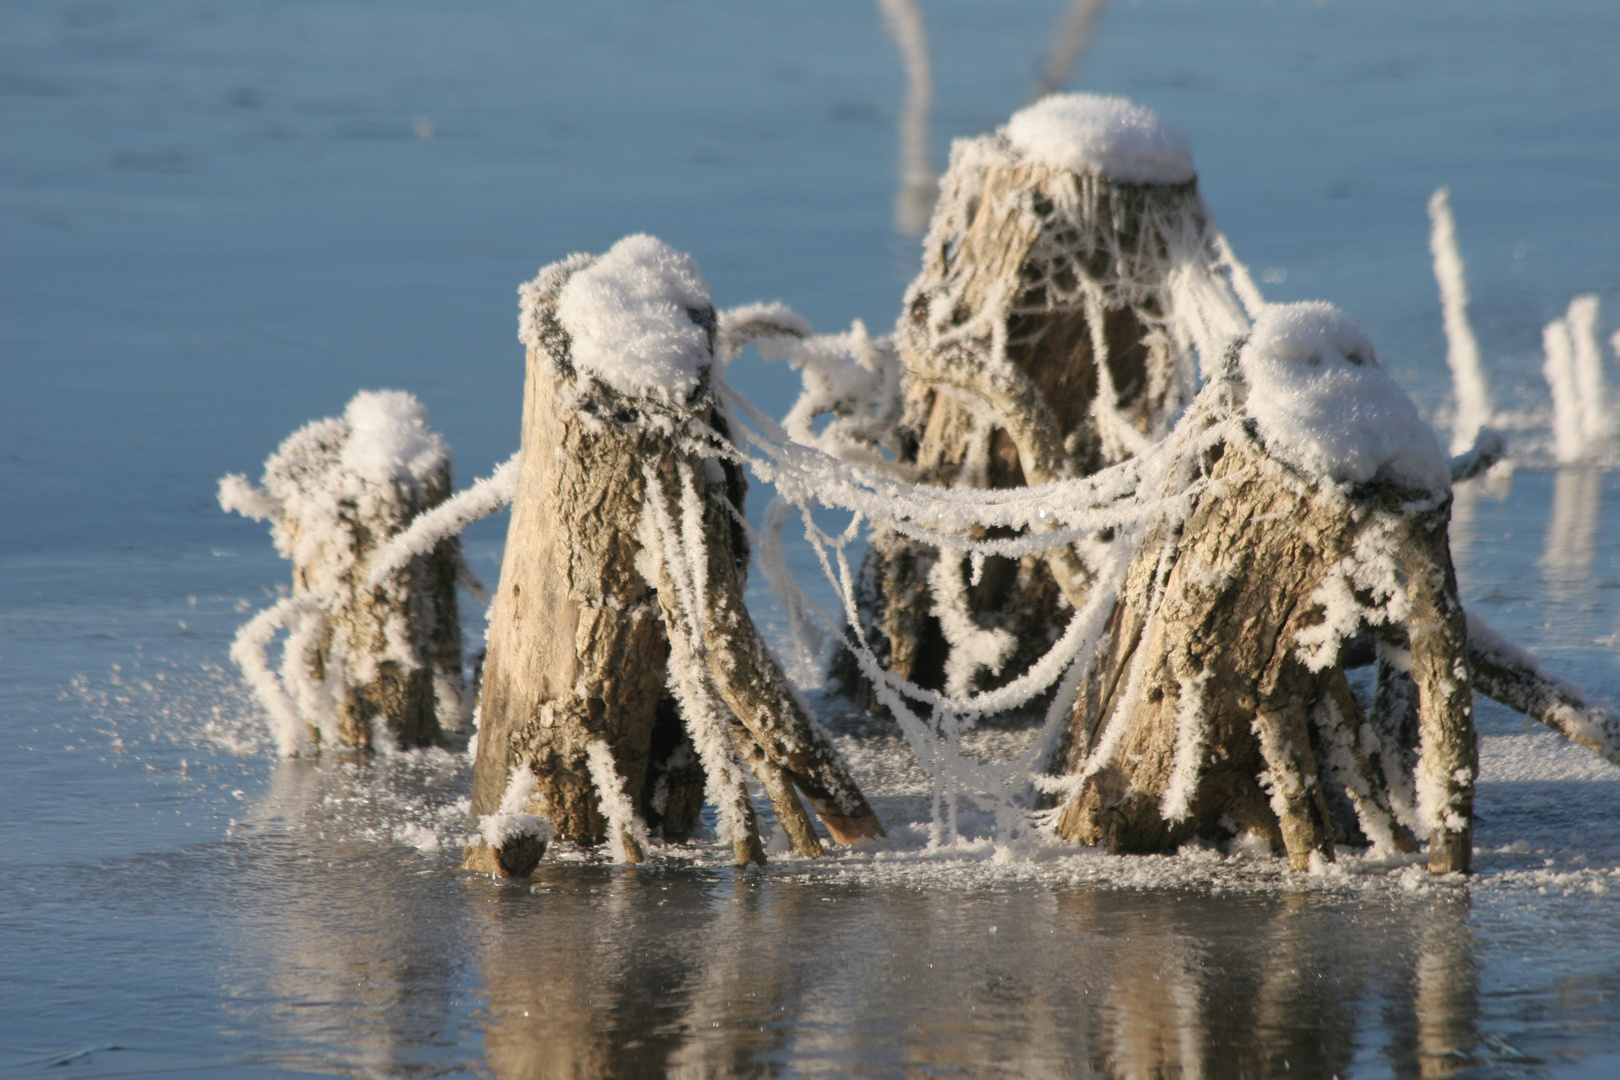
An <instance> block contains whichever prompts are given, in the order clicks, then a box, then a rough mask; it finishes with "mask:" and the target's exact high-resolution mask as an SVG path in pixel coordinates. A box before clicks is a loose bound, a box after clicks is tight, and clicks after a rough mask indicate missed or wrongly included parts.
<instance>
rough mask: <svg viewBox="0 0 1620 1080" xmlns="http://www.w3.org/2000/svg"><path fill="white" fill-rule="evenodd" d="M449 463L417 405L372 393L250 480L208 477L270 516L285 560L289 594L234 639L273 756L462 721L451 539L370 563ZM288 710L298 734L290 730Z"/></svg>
mask: <svg viewBox="0 0 1620 1080" xmlns="http://www.w3.org/2000/svg"><path fill="white" fill-rule="evenodd" d="M450 470H451V461H450V450H449V447H448V446H447V445H445V442H444V440H443V439H442V438H441V437H440V436H439V435H438V434H437V433H436V432H434V431H433V429H432V428H431V426H429V424H428V418H427V412H426V410H425V409H423V407H422V405H421V403H420V402H418V401H417V400H416V399H415V398H414V397H412V396H411V395H410V394H407V393H404V392H402V391H398V390H383V391H366V392H362V393H360V394H357V395H356V396H355V397H354V399H353V400H352V401H350V402H349V405H348V407H347V409H346V410H345V412H344V414H343V416H342V417H334V418H328V419H325V420H317V421H314V422H312V423H310V424H307V425H305V426H304V427H303V428H301V429H299V430H298V431H296V432H294V433H293V434H292V435H290V436H288V438H287V439H286V440H285V441H284V442H283V443H282V444H281V446H280V447H279V448H278V449H277V450H276V453H275V454H273V455H272V456H271V457H270V459H269V460H268V461H267V462H266V463H265V472H264V478H263V482H262V486H256V485H254V484H252V483H250V482H249V481H248V480H247V478H246V477H245V476H241V475H239V474H233V475H230V476H226V477H225V478H223V479H222V480H221V481H220V485H219V499H220V505H221V506H222V507H224V508H225V509H226V510H235V511H237V512H238V513H241V514H244V515H246V516H248V517H251V518H255V519H257V520H261V521H262V520H269V521H270V523H271V535H272V538H273V539H274V541H275V544H276V549H277V550H278V551H280V552H281V554H282V555H283V556H285V557H286V558H288V559H289V560H290V561H291V562H292V564H293V589H292V597H291V600H292V604H291V605H290V606H287V607H285V608H283V607H282V605H278V609H281V610H282V612H283V615H282V616H278V617H277V618H276V620H274V621H277V622H280V623H281V626H279V627H278V626H276V625H272V622H271V621H266V619H265V618H264V617H261V618H260V619H255V620H254V621H253V622H251V623H249V624H248V625H247V626H245V627H243V629H242V632H241V634H240V635H239V641H238V644H237V646H236V648H234V649H233V656H234V657H235V658H236V660H237V662H238V664H240V665H241V666H242V668H243V670H244V672H246V673H247V675H248V677H249V679H250V681H251V682H252V683H253V685H254V687H255V690H256V692H257V693H258V694H259V696H260V698H261V700H263V701H264V703H265V705H266V707H267V708H268V709H269V710H270V712H271V715H272V717H273V719H274V722H275V724H276V727H277V743H278V745H279V746H280V748H281V749H282V751H283V752H284V753H297V752H300V751H301V750H303V749H313V748H315V747H318V746H320V745H337V746H354V747H369V746H371V745H372V744H373V742H374V741H377V742H384V743H385V742H394V743H397V744H399V745H403V746H418V745H425V744H427V743H431V742H433V741H435V740H436V739H437V738H438V737H439V735H440V733H441V731H442V730H445V729H451V730H453V729H456V728H459V727H460V726H461V725H462V722H463V720H464V717H465V714H466V704H467V703H466V701H465V700H464V696H465V689H464V684H463V676H462V669H461V659H462V658H461V628H460V622H459V620H458V618H457V613H456V586H457V583H458V581H461V580H463V579H464V578H465V577H466V576H467V575H466V567H465V563H464V562H463V560H462V557H461V547H460V543H459V541H458V540H457V539H456V538H455V537H454V536H453V535H449V534H441V535H435V536H432V537H430V538H428V539H427V540H425V541H424V542H422V543H418V544H414V545H412V546H411V547H410V549H409V550H408V551H405V552H403V553H402V554H401V555H400V556H399V557H392V558H390V560H389V565H388V566H387V567H386V568H384V567H381V566H379V563H380V562H381V561H382V553H383V550H384V548H385V547H386V546H387V544H388V542H389V541H390V540H391V539H392V538H393V537H395V536H397V535H399V534H400V533H401V532H402V531H404V530H405V528H406V526H407V525H408V524H409V523H410V522H411V521H412V520H413V519H415V518H417V517H419V516H421V515H423V514H424V513H430V512H431V510H432V508H433V507H435V506H437V505H439V504H440V503H442V502H443V501H444V499H445V498H446V497H447V496H448V494H449V491H450ZM277 629H285V630H286V632H287V637H286V640H285V644H284V646H283V649H282V654H283V655H282V661H281V664H280V673H279V674H275V673H272V672H271V671H270V669H269V666H268V658H267V654H266V650H267V647H268V646H269V645H270V642H271V639H272V638H273V637H274V634H275V632H276V630H277ZM289 710H294V711H296V713H297V715H298V718H299V720H300V721H301V723H302V726H303V728H304V729H305V732H306V733H307V736H295V735H294V734H293V733H292V732H291V731H290V730H288V728H289V722H288V719H287V717H288V715H289ZM378 725H380V727H379V726H378Z"/></svg>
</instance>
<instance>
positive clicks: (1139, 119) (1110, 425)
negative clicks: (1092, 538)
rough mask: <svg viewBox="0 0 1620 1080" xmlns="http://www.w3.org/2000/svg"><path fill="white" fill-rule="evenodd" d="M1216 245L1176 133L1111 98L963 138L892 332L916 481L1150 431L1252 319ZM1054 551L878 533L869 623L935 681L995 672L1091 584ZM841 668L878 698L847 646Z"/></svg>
mask: <svg viewBox="0 0 1620 1080" xmlns="http://www.w3.org/2000/svg"><path fill="white" fill-rule="evenodd" d="M1216 240H1217V234H1216V233H1215V231H1214V229H1213V226H1212V224H1211V222H1210V220H1209V216H1208V214H1207V212H1206V211H1205V209H1204V205H1203V201H1202V199H1201V198H1200V197H1199V194H1198V184H1197V179H1196V177H1195V175H1194V172H1193V166H1192V159H1191V155H1190V153H1188V151H1187V148H1186V143H1185V141H1184V140H1183V139H1182V138H1181V136H1180V135H1179V134H1178V133H1176V132H1175V131H1174V130H1173V129H1171V128H1170V127H1169V126H1168V125H1166V124H1164V123H1163V122H1162V121H1160V120H1159V119H1158V118H1157V117H1156V116H1154V115H1153V114H1152V113H1150V112H1148V111H1147V110H1145V109H1141V108H1139V107H1137V106H1133V105H1130V104H1129V103H1128V102H1125V101H1123V100H1122V99H1118V98H1097V97H1091V96H1086V95H1061V96H1056V97H1051V98H1047V99H1046V100H1044V101H1042V102H1041V103H1039V104H1037V105H1035V106H1032V107H1031V108H1029V109H1026V110H1025V111H1024V112H1022V113H1019V114H1017V115H1016V116H1014V117H1013V119H1012V121H1011V122H1010V123H1009V124H1008V125H1007V126H1006V127H1005V128H1003V129H1001V130H1000V131H998V132H996V133H995V134H993V135H989V136H984V137H981V138H976V139H967V140H960V141H958V142H957V144H956V145H955V147H954V148H953V150H952V154H951V165H950V169H949V171H948V172H947V173H946V175H945V177H944V179H943V181H942V184H941V197H940V201H939V204H938V206H937V207H936V210H935V214H934V221H933V225H932V227H931V229H930V231H929V234H928V237H927V239H926V241H925V242H924V250H923V267H922V271H921V273H920V274H919V276H918V277H917V279H916V280H915V281H914V282H913V283H912V285H911V287H910V288H909V289H908V291H907V293H906V296H905V300H904V304H903V308H902V315H901V318H900V321H899V325H898V328H897V338H898V344H899V354H900V361H901V365H902V368H903V370H904V381H903V385H902V393H903V396H904V414H903V420H902V422H901V427H902V437H901V440H900V442H901V453H900V455H899V456H900V460H901V463H902V464H903V465H906V466H909V467H910V469H911V474H912V475H911V478H912V479H914V480H915V481H916V482H918V483H923V484H931V485H937V486H944V487H977V488H1006V487H1018V486H1022V485H1024V484H1038V483H1043V482H1045V481H1048V480H1055V479H1062V478H1065V477H1075V476H1085V475H1089V474H1091V473H1093V472H1095V471H1097V470H1098V469H1100V468H1102V467H1104V466H1107V465H1110V464H1113V463H1115V462H1118V461H1120V460H1123V459H1124V458H1126V457H1129V456H1130V455H1132V454H1134V453H1136V452H1137V451H1139V450H1140V449H1142V448H1144V447H1146V446H1148V445H1151V444H1152V443H1153V442H1155V441H1157V440H1158V439H1160V438H1162V437H1163V436H1164V435H1165V434H1166V432H1167V430H1168V426H1169V422H1170V421H1171V420H1172V419H1173V418H1174V416H1175V415H1176V414H1177V413H1178V412H1179V411H1180V410H1181V409H1182V407H1183V406H1184V405H1185V404H1186V403H1187V401H1188V400H1189V399H1190V398H1191V396H1192V393H1193V391H1194V389H1195V388H1196V384H1197V372H1198V361H1197V357H1196V355H1195V350H1196V349H1197V348H1207V347H1209V344H1210V342H1211V341H1212V340H1214V339H1213V338H1212V337H1211V335H1212V334H1213V333H1215V332H1217V331H1219V330H1221V329H1223V328H1224V329H1225V330H1227V331H1229V332H1235V330H1236V328H1237V327H1239V326H1241V325H1242V324H1243V320H1242V314H1241V309H1240V307H1239V305H1238V303H1237V300H1236V297H1235V296H1234V295H1233V293H1232V292H1231V290H1230V288H1229V286H1228V285H1227V283H1226V281H1225V279H1224V278H1223V277H1221V276H1220V274H1219V273H1218V272H1217V265H1216V264H1217V262H1218V257H1217V242H1216ZM1216 348H1217V349H1218V348H1219V346H1218V345H1217V346H1216ZM986 535H989V534H986ZM974 538H975V539H982V538H984V537H977V536H976V537H974ZM1064 557H1065V558H1069V560H1070V562H1071V565H1070V566H1069V567H1067V568H1066V569H1065V568H1063V567H1056V568H1054V567H1053V566H1052V565H1051V564H1050V560H1049V559H1042V558H1041V557H1039V556H1033V555H1032V556H1025V557H1023V558H1022V559H1015V558H1008V557H1003V556H990V557H988V558H985V559H984V560H983V562H982V564H981V565H980V566H978V567H976V568H975V569H974V570H972V571H970V570H969V569H968V567H967V566H966V565H965V560H960V559H952V560H950V565H948V566H940V565H939V562H940V559H939V556H938V555H937V553H936V552H935V551H934V549H932V548H929V547H927V546H925V545H921V544H918V543H916V542H914V541H911V540H908V539H906V538H905V537H902V536H900V535H898V534H895V533H893V532H892V531H888V530H878V531H876V532H875V534H874V536H873V539H872V543H871V546H870V547H869V549H868V552H867V555H866V558H865V562H864V563H863V565H862V568H861V577H860V581H859V587H860V593H859V596H858V608H859V611H860V615H861V619H862V622H863V629H864V630H865V633H866V639H867V641H868V642H869V643H871V645H872V647H873V649H874V651H875V653H876V655H877V656H878V658H879V659H880V660H881V661H882V662H883V663H884V666H885V667H886V668H888V670H890V671H891V672H893V673H894V674H895V675H897V676H899V677H901V678H904V679H907V680H909V681H911V682H914V683H916V684H918V685H919V686H922V687H924V688H926V689H930V690H944V689H949V690H950V692H952V693H958V694H959V693H963V692H967V691H969V690H975V689H986V688H989V687H992V686H997V685H1001V684H1003V683H1005V682H1007V681H1009V680H1010V679H1011V678H1013V677H1015V676H1016V675H1018V674H1019V673H1020V672H1022V671H1023V670H1025V669H1026V668H1028V666H1029V665H1030V664H1031V663H1032V662H1034V660H1035V659H1036V658H1038V657H1039V656H1040V655H1041V653H1042V652H1044V651H1045V649H1046V648H1047V647H1048V646H1049V645H1050V644H1051V643H1052V640H1053V637H1052V635H1053V633H1054V632H1055V627H1056V626H1057V625H1058V624H1057V622H1056V621H1055V620H1054V619H1053V618H1052V611H1053V609H1054V608H1055V607H1057V606H1059V605H1061V604H1063V603H1066V602H1067V603H1079V602H1081V601H1082V600H1083V596H1084V588H1085V584H1084V582H1085V575H1084V573H1083V572H1082V571H1081V570H1080V569H1079V568H1078V567H1077V566H1075V565H1072V563H1073V560H1072V557H1069V556H1064ZM1054 569H1056V570H1057V574H1056V576H1054V573H1053V570H1054ZM1066 578H1067V579H1068V580H1067V581H1066V580H1065V579H1066ZM985 635H990V636H991V638H992V639H996V640H999V641H1001V642H1002V643H1003V648H1002V650H1001V655H999V656H997V655H994V654H995V652H996V650H995V649H994V648H988V649H987V648H986V647H985V645H986V644H987V640H986V639H985ZM976 638H977V639H981V640H978V641H975V640H974V639H976ZM987 661H988V662H987ZM835 675H836V676H837V677H838V678H839V680H840V681H841V683H842V684H843V686H844V689H845V691H846V692H847V693H849V694H851V696H853V697H856V698H857V699H858V700H863V701H866V702H867V703H868V704H872V703H873V702H872V696H871V693H870V686H869V685H868V684H867V683H866V682H865V680H864V678H863V677H862V676H861V675H860V673H859V671H858V669H857V667H856V666H855V664H854V663H852V658H851V657H850V655H849V654H848V653H847V652H846V653H843V654H841V655H840V656H839V657H838V659H837V661H836V667H835Z"/></svg>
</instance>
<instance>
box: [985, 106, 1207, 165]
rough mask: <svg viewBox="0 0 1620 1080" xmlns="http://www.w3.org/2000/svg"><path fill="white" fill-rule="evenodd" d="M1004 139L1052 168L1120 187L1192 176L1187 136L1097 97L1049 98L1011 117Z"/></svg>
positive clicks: (1143, 111)
mask: <svg viewBox="0 0 1620 1080" xmlns="http://www.w3.org/2000/svg"><path fill="white" fill-rule="evenodd" d="M1006 131H1007V139H1008V141H1010V142H1011V143H1012V145H1013V147H1014V148H1015V149H1017V150H1018V151H1019V152H1020V153H1022V154H1023V155H1024V156H1025V157H1027V158H1030V159H1031V160H1034V161H1038V162H1040V163H1041V164H1043V165H1050V166H1051V167H1053V168H1055V169H1068V170H1069V171H1070V172H1077V173H1101V174H1102V175H1103V176H1106V177H1107V178H1108V179H1110V180H1116V181H1119V182H1120V183H1124V184H1184V183H1186V182H1187V181H1188V180H1191V179H1192V178H1193V176H1194V175H1195V173H1194V171H1193V160H1192V150H1191V149H1190V148H1189V147H1188V145H1187V139H1186V136H1184V135H1182V134H1181V132H1179V131H1177V130H1176V129H1175V128H1174V127H1172V126H1171V125H1169V124H1168V123H1166V122H1165V121H1163V120H1161V119H1159V115H1158V114H1157V113H1155V112H1154V111H1153V110H1152V109H1147V108H1144V107H1142V106H1141V105H1137V104H1135V103H1134V102H1132V101H1130V100H1128V99H1126V98H1122V97H1108V96H1104V95H1101V94H1053V95H1052V96H1050V97H1045V98H1042V99H1041V100H1040V101H1037V102H1036V103H1035V104H1033V105H1031V106H1029V107H1028V108H1025V109H1022V110H1020V111H1018V112H1016V113H1014V114H1013V117H1012V119H1011V120H1009V121H1008V122H1007V129H1006Z"/></svg>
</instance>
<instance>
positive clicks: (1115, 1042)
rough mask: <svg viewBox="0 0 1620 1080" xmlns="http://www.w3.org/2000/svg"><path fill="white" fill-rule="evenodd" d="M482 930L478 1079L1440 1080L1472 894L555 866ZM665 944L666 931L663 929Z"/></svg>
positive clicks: (493, 904) (1458, 1010)
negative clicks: (990, 883)
mask: <svg viewBox="0 0 1620 1080" xmlns="http://www.w3.org/2000/svg"><path fill="white" fill-rule="evenodd" d="M478 887H479V888H480V889H481V890H483V889H487V893H485V894H484V895H483V896H482V898H481V899H479V900H478V901H477V902H476V903H475V906H474V911H475V915H474V928H475V929H474V937H475V938H476V939H477V940H478V941H479V942H480V943H481V944H480V946H479V958H478V970H479V972H480V974H481V975H482V977H483V981H484V987H485V991H484V992H485V993H486V994H487V1001H488V1005H487V1008H486V1010H485V1013H484V1025H485V1032H484V1045H485V1048H486V1053H487V1059H486V1066H487V1068H488V1069H489V1071H490V1072H491V1073H493V1074H494V1075H495V1076H497V1077H500V1078H502V1080H539V1078H550V1077H607V1076H637V1075H647V1076H650V1075H657V1076H663V1075H674V1076H706V1077H709V1076H713V1077H742V1076H755V1075H759V1074H760V1073H761V1071H762V1070H770V1069H777V1070H789V1071H793V1072H795V1073H803V1074H809V1075H813V1074H816V1073H817V1071H818V1070H823V1071H825V1070H832V1071H837V1070H838V1069H840V1068H847V1067H848V1064H849V1063H850V1062H860V1063H862V1067H863V1068H865V1069H869V1070H876V1071H882V1070H886V1069H890V1070H898V1071H901V1072H904V1073H906V1074H911V1073H915V1072H925V1073H936V1074H944V1075H956V1074H960V1073H965V1072H974V1071H975V1070H982V1069H983V1067H984V1066H985V1065H986V1064H987V1063H991V1062H993V1063H995V1066H996V1068H997V1069H998V1070H1000V1072H1001V1073H1002V1074H1004V1075H1019V1076H1110V1077H1142V1078H1148V1077H1157V1076H1184V1077H1196V1076H1220V1075H1234V1074H1236V1075H1281V1074H1283V1073H1285V1072H1286V1073H1289V1074H1292V1075H1296V1076H1323V1077H1326V1076H1331V1075H1340V1076H1347V1075H1351V1074H1352V1073H1353V1072H1354V1071H1355V1069H1356V1068H1358V1067H1364V1066H1366V1065H1367V1064H1368V1063H1369V1062H1371V1061H1378V1062H1381V1063H1382V1064H1383V1066H1384V1067H1385V1068H1386V1069H1388V1071H1390V1072H1393V1073H1395V1074H1397V1075H1418V1074H1421V1075H1425V1076H1429V1075H1447V1073H1446V1069H1448V1068H1450V1067H1451V1066H1454V1065H1457V1066H1460V1065H1465V1064H1467V1061H1468V1059H1467V1058H1466V1057H1465V1056H1463V1054H1465V1053H1466V1052H1467V1050H1468V1048H1469V1047H1471V1046H1473V1045H1474V1042H1475V1040H1474V1038H1473V1035H1472V1033H1473V1032H1474V1031H1475V1029H1476V1027H1477V1023H1478V1021H1477V1014H1478V1008H1479V1003H1478V994H1477V990H1476V989H1475V987H1474V982H1473V978H1474V977H1473V974H1472V972H1473V970H1474V960H1473V956H1472V944H1471V940H1470V938H1469V936H1468V934H1467V933H1466V932H1465V930H1464V925H1463V921H1464V920H1465V919H1466V915H1467V898H1466V894H1465V893H1462V892H1460V891H1458V892H1456V893H1455V894H1454V893H1453V892H1452V891H1450V890H1444V891H1439V892H1435V893H1432V894H1427V895H1418V896H1407V897H1400V896H1395V897H1390V896H1385V895H1381V896H1379V897H1365V898H1363V899H1361V900H1359V901H1351V902H1348V903H1342V904H1327V903H1323V902H1322V897H1321V896H1320V895H1319V894H1315V893H1312V894H1309V895H1306V894H1297V895H1291V894H1283V895H1276V894H1272V895H1250V896H1232V895H1217V896H1210V895H1200V894H1189V893H1185V892H1169V891H1164V892H1152V891H1150V892H1138V891H1131V890H1112V889H1106V888H1101V889H1093V888H1062V887H1059V888H1048V887H1038V888H1034V889H1012V890H987V891H974V892H962V891H959V890H955V889H950V890H940V891H926V892H924V891H917V890H914V889H908V888H896V887H892V886H871V885H862V884H855V883H833V882H826V881H816V880H813V879H806V880H794V879H791V878H789V879H784V878H781V877H772V876H768V875H753V874H747V875H744V874H737V875H730V874H723V875H707V874H705V875H690V874H670V873H664V872H658V871H649V870H647V869H645V868H635V869H629V870H619V871H614V870H608V869H602V870H594V869H593V870H587V871H585V872H584V873H581V872H579V870H578V869H576V868H566V867H560V866H552V865H548V866H543V867H542V868H541V869H540V870H539V871H537V873H536V876H535V878H534V886H533V889H532V891H530V890H528V889H522V890H520V889H515V888H513V887H512V886H510V885H501V884H497V883H493V882H492V883H489V884H487V885H486V884H482V883H481V884H480V885H479V886H478ZM655 928H656V929H655Z"/></svg>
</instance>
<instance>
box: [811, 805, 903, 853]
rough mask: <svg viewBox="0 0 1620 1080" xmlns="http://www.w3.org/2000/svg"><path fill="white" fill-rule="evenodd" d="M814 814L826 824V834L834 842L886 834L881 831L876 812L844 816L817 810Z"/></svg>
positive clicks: (855, 840)
mask: <svg viewBox="0 0 1620 1080" xmlns="http://www.w3.org/2000/svg"><path fill="white" fill-rule="evenodd" d="M816 816H817V817H819V818H820V819H821V823H822V825H824V826H826V828H827V834H828V835H829V836H831V837H832V838H833V842H834V843H839V844H846V845H848V844H854V843H858V842H859V841H861V840H865V839H867V838H869V837H874V836H887V835H889V834H888V833H886V832H884V831H883V823H882V822H881V821H879V820H878V819H877V815H876V814H865V815H863V816H861V817H844V816H842V815H840V814H834V813H830V812H828V811H824V810H817V811H816Z"/></svg>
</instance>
